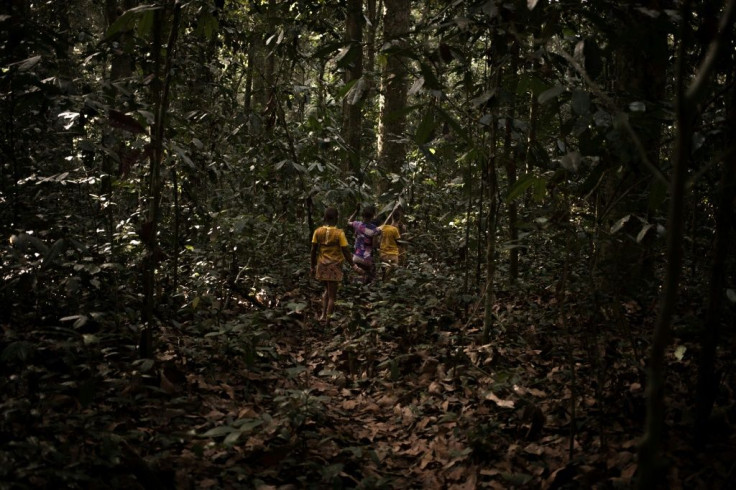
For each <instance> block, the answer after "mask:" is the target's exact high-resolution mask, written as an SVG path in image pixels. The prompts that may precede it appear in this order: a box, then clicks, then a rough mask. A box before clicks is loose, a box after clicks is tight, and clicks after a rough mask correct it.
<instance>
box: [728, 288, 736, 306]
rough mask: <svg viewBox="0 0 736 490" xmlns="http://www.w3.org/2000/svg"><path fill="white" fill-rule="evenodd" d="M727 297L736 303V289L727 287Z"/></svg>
mask: <svg viewBox="0 0 736 490" xmlns="http://www.w3.org/2000/svg"><path fill="white" fill-rule="evenodd" d="M726 297H727V298H728V299H729V300H730V301H731V303H736V289H726Z"/></svg>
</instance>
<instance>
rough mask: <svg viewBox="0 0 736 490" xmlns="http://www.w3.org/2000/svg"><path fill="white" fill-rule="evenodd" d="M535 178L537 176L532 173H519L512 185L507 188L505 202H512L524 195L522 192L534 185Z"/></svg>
mask: <svg viewBox="0 0 736 490" xmlns="http://www.w3.org/2000/svg"><path fill="white" fill-rule="evenodd" d="M536 179H537V177H536V176H534V175H532V174H524V175H521V176H520V177H519V178H518V179H516V182H515V183H514V185H513V186H512V187H511V188H510V189H509V193H508V194H507V195H506V202H507V203H508V202H512V201H514V200H516V199H518V198H519V197H521V196H522V195H524V192H526V190H527V189H528V188H529V187H531V186H532V185H534V181H535V180H536Z"/></svg>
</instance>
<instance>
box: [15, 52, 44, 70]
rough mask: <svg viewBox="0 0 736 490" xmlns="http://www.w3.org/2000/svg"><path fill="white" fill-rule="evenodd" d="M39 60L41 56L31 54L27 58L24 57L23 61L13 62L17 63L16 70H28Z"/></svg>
mask: <svg viewBox="0 0 736 490" xmlns="http://www.w3.org/2000/svg"><path fill="white" fill-rule="evenodd" d="M39 61H41V56H40V55H39V56H31V57H30V58H28V59H25V60H23V61H20V62H18V63H13V64H14V65H18V71H28V70H30V69H31V68H33V67H34V66H36V65H37V64H38V63H39Z"/></svg>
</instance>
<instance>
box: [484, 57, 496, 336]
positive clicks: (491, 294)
mask: <svg viewBox="0 0 736 490" xmlns="http://www.w3.org/2000/svg"><path fill="white" fill-rule="evenodd" d="M491 49H492V51H491V54H490V56H491V59H493V47H491ZM491 77H492V82H491V83H492V85H493V86H492V90H491V92H494V90H497V89H498V86H499V82H500V72H499V71H497V72H496V73H495V74H492V75H491ZM491 111H492V113H491V115H492V118H491V126H490V128H489V129H490V131H489V139H490V141H489V145H488V168H487V171H488V174H487V176H486V181H487V182H488V226H487V230H486V233H487V234H486V286H485V295H484V297H483V306H484V314H483V334H482V342H483V343H484V344H487V343H488V342H489V341H490V339H491V331H492V330H493V326H494V320H493V303H494V298H495V284H494V280H495V276H496V226H497V223H498V209H499V201H498V176H497V170H496V151H497V150H498V148H497V146H498V145H497V141H496V139H497V135H496V131H497V121H496V119H497V113H496V108H495V107H493V108H492V109H491Z"/></svg>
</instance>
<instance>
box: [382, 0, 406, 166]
mask: <svg viewBox="0 0 736 490" xmlns="http://www.w3.org/2000/svg"><path fill="white" fill-rule="evenodd" d="M410 6H411V4H410V2H409V0H386V13H385V15H384V18H383V41H384V46H385V45H391V46H392V48H393V49H397V48H398V49H399V50H401V48H403V47H404V46H405V45H406V42H405V40H404V37H405V36H406V35H407V34H408V31H409V13H410ZM406 63H407V59H406V58H405V57H404V56H402V55H401V54H400V52H399V53H396V52H391V53H389V54H388V60H387V61H386V66H385V68H384V70H383V74H382V82H381V85H382V89H383V90H382V91H383V103H382V105H381V115H380V122H379V127H378V133H379V136H378V162H379V165H380V167H381V168H382V169H383V170H384V171H385V172H389V173H395V174H399V173H400V172H401V168H402V166H403V164H404V158H405V157H406V145H405V143H404V128H405V126H406V117H405V116H404V115H403V114H402V111H403V110H404V108H405V107H406V98H407V91H408V88H407V81H406V76H407V70H406V66H405V65H406Z"/></svg>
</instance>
